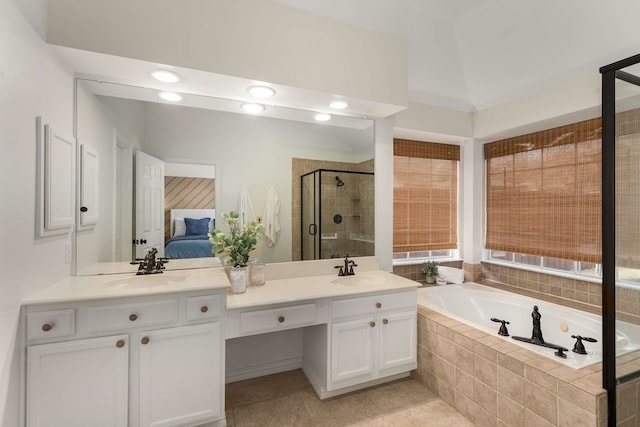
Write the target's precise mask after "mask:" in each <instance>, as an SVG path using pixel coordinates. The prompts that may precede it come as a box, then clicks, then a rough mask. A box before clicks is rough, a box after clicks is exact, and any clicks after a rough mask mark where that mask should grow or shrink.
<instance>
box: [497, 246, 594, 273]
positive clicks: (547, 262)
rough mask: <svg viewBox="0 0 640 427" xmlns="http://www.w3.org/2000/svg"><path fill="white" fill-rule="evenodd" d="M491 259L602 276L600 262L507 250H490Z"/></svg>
mask: <svg viewBox="0 0 640 427" xmlns="http://www.w3.org/2000/svg"><path fill="white" fill-rule="evenodd" d="M488 253H489V259H490V260H492V261H499V262H501V263H509V264H518V265H522V266H528V267H535V268H536V269H539V270H547V271H556V272H562V273H571V274H577V275H581V276H590V277H602V269H601V265H600V264H592V263H588V262H579V261H570V260H566V259H558V258H548V257H541V256H537V255H527V254H520V253H514V252H505V251H493V250H490V251H488Z"/></svg>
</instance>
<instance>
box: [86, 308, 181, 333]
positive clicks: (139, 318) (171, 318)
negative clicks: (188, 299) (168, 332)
mask: <svg viewBox="0 0 640 427" xmlns="http://www.w3.org/2000/svg"><path fill="white" fill-rule="evenodd" d="M87 320H88V322H87V331H88V332H90V333H91V332H101V331H112V330H117V329H126V328H133V327H140V326H152V325H170V324H174V323H176V322H177V321H178V301H177V300H166V301H154V302H144V303H135V304H117V305H104V306H99V307H89V308H88V312H87Z"/></svg>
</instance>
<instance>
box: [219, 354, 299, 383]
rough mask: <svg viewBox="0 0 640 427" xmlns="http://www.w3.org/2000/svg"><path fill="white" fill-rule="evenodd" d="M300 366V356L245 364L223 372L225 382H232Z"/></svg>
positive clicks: (290, 369)
mask: <svg viewBox="0 0 640 427" xmlns="http://www.w3.org/2000/svg"><path fill="white" fill-rule="evenodd" d="M301 367H302V357H295V358H292V359H285V360H278V361H277V362H271V363H265V364H262V365H254V366H246V367H242V368H237V369H233V370H230V371H227V372H226V374H225V383H234V382H236V381H242V380H248V379H250V378H256V377H262V376H264V375H270V374H277V373H278V372H286V371H293V370H294V369H300V368H301Z"/></svg>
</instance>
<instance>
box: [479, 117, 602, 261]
mask: <svg viewBox="0 0 640 427" xmlns="http://www.w3.org/2000/svg"><path fill="white" fill-rule="evenodd" d="M484 152H485V160H486V165H487V236H486V247H487V248H488V249H493V250H502V251H508V252H518V253H524V254H530V255H539V256H545V257H552V258H559V259H565V260H573V261H582V262H589V263H600V260H601V256H600V254H601V249H602V245H601V240H602V239H601V237H602V236H601V196H600V193H601V121H600V119H593V120H588V121H584V122H579V123H574V124H571V125H567V126H562V127H558V128H554V129H549V130H546V131H542V132H536V133H532V134H528V135H523V136H519V137H515V138H510V139H506V140H502V141H497V142H494V143H490V144H486V145H485V150H484Z"/></svg>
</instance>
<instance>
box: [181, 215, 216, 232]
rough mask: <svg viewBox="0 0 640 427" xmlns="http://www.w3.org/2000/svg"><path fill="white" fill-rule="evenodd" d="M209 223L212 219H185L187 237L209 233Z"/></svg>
mask: <svg viewBox="0 0 640 427" xmlns="http://www.w3.org/2000/svg"><path fill="white" fill-rule="evenodd" d="M209 221H211V218H200V219H194V218H185V219H184V223H185V224H186V226H187V236H202V235H206V234H207V233H208V232H209Z"/></svg>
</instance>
